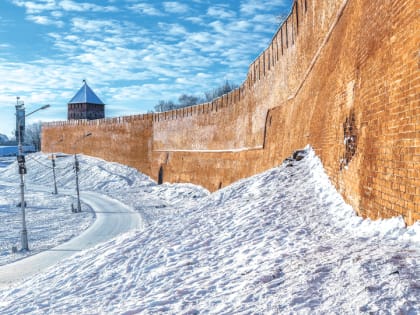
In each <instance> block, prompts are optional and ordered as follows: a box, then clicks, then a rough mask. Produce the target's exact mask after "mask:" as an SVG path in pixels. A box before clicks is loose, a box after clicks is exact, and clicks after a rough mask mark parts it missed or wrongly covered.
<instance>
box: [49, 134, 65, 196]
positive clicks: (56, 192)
mask: <svg viewBox="0 0 420 315" xmlns="http://www.w3.org/2000/svg"><path fill="white" fill-rule="evenodd" d="M62 141H63V138H61V139H60V140H58V141H57V142H56V143H54V144H53V148H54V147H55V145H56V144H58V143H60V142H62ZM55 158H56V154H55V153H54V151H53V153H51V162H52V170H53V177H54V192H53V194H55V195H57V194H58V190H57V179H56V176H55Z"/></svg>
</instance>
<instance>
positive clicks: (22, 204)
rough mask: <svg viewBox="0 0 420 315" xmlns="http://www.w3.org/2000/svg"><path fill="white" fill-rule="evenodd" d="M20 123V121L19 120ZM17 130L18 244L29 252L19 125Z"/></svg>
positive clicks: (23, 160) (23, 162) (23, 161)
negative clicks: (19, 227) (20, 223)
mask: <svg viewBox="0 0 420 315" xmlns="http://www.w3.org/2000/svg"><path fill="white" fill-rule="evenodd" d="M19 122H20V120H19ZM19 122H18V125H19V130H18V138H19V139H18V141H19V142H18V148H19V156H18V159H19V158H20V159H21V160H20V161H19V163H18V164H19V175H20V210H21V212H22V232H21V234H20V242H21V246H22V250H29V245H28V230H27V229H26V215H25V206H26V205H25V181H24V173H25V171H26V169H25V159H24V158H22V157H23V147H22V139H21V134H20V124H19Z"/></svg>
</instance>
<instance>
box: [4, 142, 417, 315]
mask: <svg viewBox="0 0 420 315" xmlns="http://www.w3.org/2000/svg"><path fill="white" fill-rule="evenodd" d="M88 160H89V159H86V161H87V162H86V163H88V165H90V164H89V163H96V162H94V161H93V160H89V161H88ZM101 165H104V164H101ZM115 167H116V168H118V167H119V166H115ZM92 169H95V168H93V167H92ZM99 169H100V168H98V169H96V171H95V172H97V173H98V174H99V173H100V170H99ZM125 172H129V171H128V170H125V171H123V172H120V170H116V171H115V173H116V174H114V175H115V181H113V182H112V183H107V184H105V185H101V184H98V183H97V181H95V182H89V179H88V178H86V179H85V180H86V181H85V185H86V187H87V186H89V185H90V186H89V187H95V189H109V190H108V192H109V193H110V194H113V195H120V198H121V199H122V200H126V202H127V203H131V204H134V205H135V206H136V208H137V209H138V210H139V211H141V212H142V213H143V214H145V215H146V216H147V217H148V218H149V226H148V228H146V229H145V230H143V231H135V232H132V233H128V234H126V235H122V236H120V237H117V238H115V239H113V240H112V241H110V242H108V243H105V244H102V245H99V246H98V247H96V248H94V249H92V250H88V251H85V252H83V253H80V254H78V255H76V256H74V257H73V258H72V259H71V260H68V261H65V262H63V263H61V264H60V266H57V267H53V268H51V269H50V270H48V271H47V272H46V273H44V274H40V275H38V276H36V277H34V278H33V279H31V280H29V281H27V282H26V283H23V284H21V285H20V286H17V287H15V288H12V289H10V290H4V291H0V301H1V302H0V313H2V314H10V313H13V314H24V313H31V314H44V313H59V314H67V313H77V314H92V313H107V314H108V313H118V314H135V313H141V314H163V313H164V314H283V313H299V314H324V313H339V314H344V313H403V314H416V313H417V312H418V310H419V309H420V302H419V299H418V296H420V285H419V283H420V268H419V263H418V261H420V260H419V258H420V250H419V242H418V241H419V225H418V224H416V225H414V226H413V227H410V228H409V229H405V228H404V227H403V223H402V219H401V218H395V219H391V220H382V221H376V222H372V221H370V220H365V221H363V220H361V219H360V218H358V217H357V216H355V214H354V212H353V211H352V209H351V208H350V207H349V206H348V205H346V204H345V203H344V202H343V200H342V198H341V196H340V195H339V194H338V193H337V192H336V191H335V189H334V188H333V187H332V186H331V184H330V183H329V181H328V178H327V177H326V175H325V173H324V171H323V168H322V165H321V162H320V161H319V159H318V158H317V157H316V156H315V154H314V152H313V151H312V150H311V149H310V148H309V147H308V148H306V151H305V157H304V158H303V159H302V160H301V161H287V162H286V163H284V164H283V165H281V166H280V167H278V168H274V169H272V170H269V171H267V172H265V173H262V174H259V175H256V176H253V177H251V178H248V179H244V180H241V181H239V182H237V183H235V184H233V185H231V186H229V187H226V188H224V189H222V190H220V191H218V192H216V193H213V194H211V195H210V194H208V193H206V192H205V191H204V190H202V189H200V188H197V187H196V188H194V186H192V185H185V186H182V185H181V186H178V185H162V186H155V185H153V183H151V182H150V181H149V180H148V179H147V178H145V177H142V176H141V175H138V176H139V179H138V180H136V179H133V178H132V177H131V176H128V177H130V178H131V180H130V181H126V177H127V176H126V175H124V174H127V173H125ZM121 173H122V174H121ZM119 175H121V176H119ZM123 181H125V182H126V183H125V184H124V185H122V184H121V183H122V182H123ZM134 183H135V184H134ZM119 187H126V188H124V189H126V190H123V191H118V189H119ZM127 187H129V188H127ZM156 196H159V198H165V199H162V200H163V201H162V202H160V203H159V199H157V198H156ZM148 198H150V201H149V200H148ZM171 203H175V204H178V207H177V208H174V207H173V206H172V205H171Z"/></svg>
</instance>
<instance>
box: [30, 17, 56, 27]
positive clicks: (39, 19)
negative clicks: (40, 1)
mask: <svg viewBox="0 0 420 315" xmlns="http://www.w3.org/2000/svg"><path fill="white" fill-rule="evenodd" d="M26 19H27V20H28V21H32V22H34V23H36V24H40V25H55V26H57V27H63V26H64V22H62V21H56V20H52V19H50V18H49V17H47V16H42V15H28V16H27V17H26Z"/></svg>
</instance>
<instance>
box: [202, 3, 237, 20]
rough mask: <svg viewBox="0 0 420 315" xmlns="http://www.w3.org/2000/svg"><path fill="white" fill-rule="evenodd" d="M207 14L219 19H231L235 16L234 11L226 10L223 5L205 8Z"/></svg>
mask: <svg viewBox="0 0 420 315" xmlns="http://www.w3.org/2000/svg"><path fill="white" fill-rule="evenodd" d="M207 15H208V16H210V17H216V18H219V19H231V18H234V17H235V16H236V14H235V12H234V11H231V10H228V9H227V8H225V7H217V6H214V7H210V8H209V9H208V10H207Z"/></svg>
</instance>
